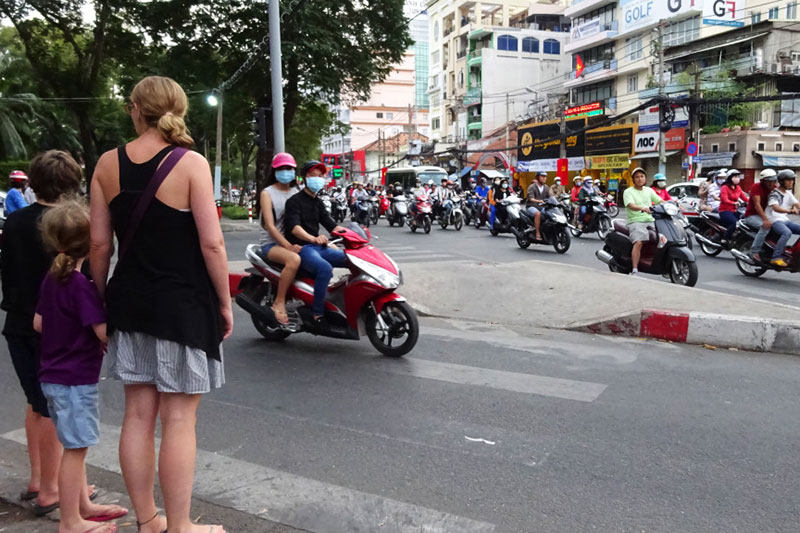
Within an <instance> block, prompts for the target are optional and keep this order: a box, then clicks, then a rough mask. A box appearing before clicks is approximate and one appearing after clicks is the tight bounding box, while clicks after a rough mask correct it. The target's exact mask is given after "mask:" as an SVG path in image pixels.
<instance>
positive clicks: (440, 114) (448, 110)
mask: <svg viewBox="0 0 800 533" xmlns="http://www.w3.org/2000/svg"><path fill="white" fill-rule="evenodd" d="M529 5H530V1H529V0H491V1H473V0H429V1H428V2H427V11H428V17H429V24H428V27H429V30H430V35H429V38H428V42H429V46H430V61H429V85H428V90H429V96H430V109H431V137H432V138H433V139H435V140H437V141H440V142H444V143H455V142H460V141H465V140H466V138H467V109H466V106H465V105H464V97H465V96H466V93H467V77H468V75H469V72H468V67H467V53H468V51H469V49H470V48H469V47H470V35H477V34H478V33H476V32H482V31H483V30H484V29H486V28H495V27H503V28H507V27H509V26H510V21H511V19H512V17H514V16H516V15H519V14H520V13H521V12H523V11H525V10H526V9H528V7H529ZM490 35H493V32H490ZM495 42H496V41H495V39H492V43H493V44H494V43H495ZM473 43H474V41H473ZM474 57H475V56H473V59H474ZM504 74H511V73H509V72H506V73H504ZM503 105H505V104H503ZM481 128H482V126H481Z"/></svg>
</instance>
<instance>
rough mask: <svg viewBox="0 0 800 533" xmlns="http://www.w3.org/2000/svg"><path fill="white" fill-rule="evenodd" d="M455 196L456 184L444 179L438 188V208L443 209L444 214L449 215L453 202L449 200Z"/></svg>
mask: <svg viewBox="0 0 800 533" xmlns="http://www.w3.org/2000/svg"><path fill="white" fill-rule="evenodd" d="M455 197H456V186H455V184H454V183H453V182H452V181H450V180H444V181H443V182H442V187H440V188H439V202H440V203H439V209H440V212H441V210H444V215H445V216H449V215H450V210H451V209H452V208H453V203H452V202H451V201H450V200H452V199H453V198H455Z"/></svg>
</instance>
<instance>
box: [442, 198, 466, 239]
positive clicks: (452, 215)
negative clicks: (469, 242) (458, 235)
mask: <svg viewBox="0 0 800 533" xmlns="http://www.w3.org/2000/svg"><path fill="white" fill-rule="evenodd" d="M462 203H463V202H462V200H461V198H460V197H459V196H454V197H453V198H448V199H447V200H445V201H444V203H443V204H442V207H441V210H440V212H439V226H441V228H442V229H447V226H450V225H452V226H453V227H454V228H455V229H456V231H461V227H462V226H463V225H464V212H463V211H462V210H461V206H462Z"/></svg>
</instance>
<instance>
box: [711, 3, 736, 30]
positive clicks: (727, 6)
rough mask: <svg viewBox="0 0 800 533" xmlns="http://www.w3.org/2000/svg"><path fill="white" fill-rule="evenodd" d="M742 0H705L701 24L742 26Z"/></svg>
mask: <svg viewBox="0 0 800 533" xmlns="http://www.w3.org/2000/svg"><path fill="white" fill-rule="evenodd" d="M743 18H744V0H705V5H704V6H703V24H709V25H711V26H730V27H732V28H741V27H742V26H744V21H743V20H742V19H743Z"/></svg>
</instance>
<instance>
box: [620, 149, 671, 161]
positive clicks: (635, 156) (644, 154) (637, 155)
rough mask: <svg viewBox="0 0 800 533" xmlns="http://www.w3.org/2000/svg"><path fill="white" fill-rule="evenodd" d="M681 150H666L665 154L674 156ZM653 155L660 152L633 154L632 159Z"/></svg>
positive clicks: (656, 155)
mask: <svg viewBox="0 0 800 533" xmlns="http://www.w3.org/2000/svg"><path fill="white" fill-rule="evenodd" d="M679 153H680V150H672V151H671V152H666V153H665V154H664V155H666V156H667V157H670V156H673V155H675V154H679ZM652 157H658V152H645V153H643V154H636V155H632V156H631V159H650V158H652Z"/></svg>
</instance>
